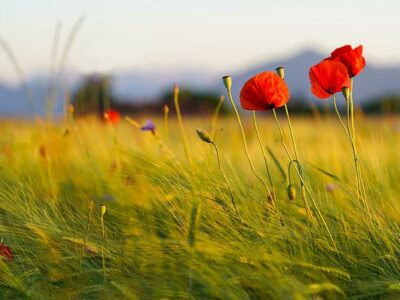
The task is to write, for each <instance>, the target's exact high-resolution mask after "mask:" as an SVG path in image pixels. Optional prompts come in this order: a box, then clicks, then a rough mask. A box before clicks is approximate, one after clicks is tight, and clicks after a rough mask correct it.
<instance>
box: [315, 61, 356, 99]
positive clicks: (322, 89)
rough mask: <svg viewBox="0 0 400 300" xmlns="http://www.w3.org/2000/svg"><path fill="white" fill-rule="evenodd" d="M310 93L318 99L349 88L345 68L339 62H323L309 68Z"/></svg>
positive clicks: (348, 79)
mask: <svg viewBox="0 0 400 300" xmlns="http://www.w3.org/2000/svg"><path fill="white" fill-rule="evenodd" d="M309 75H310V81H311V92H312V93H313V94H314V95H315V96H316V97H318V98H320V99H325V98H328V97H329V96H331V95H333V94H335V93H337V92H340V91H342V88H343V87H350V77H349V75H348V74H347V68H346V67H345V65H343V64H342V63H340V62H336V61H332V60H323V61H321V62H320V63H319V64H316V65H315V66H312V67H311V68H310V73H309Z"/></svg>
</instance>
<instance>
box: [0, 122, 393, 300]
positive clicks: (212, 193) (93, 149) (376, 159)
mask: <svg viewBox="0 0 400 300" xmlns="http://www.w3.org/2000/svg"><path fill="white" fill-rule="evenodd" d="M267 116H268V115H267ZM267 116H264V117H262V118H261V120H260V121H261V122H260V131H261V134H262V139H263V143H264V144H265V145H266V146H267V147H268V148H269V149H270V150H271V152H272V153H273V155H274V156H275V159H276V162H278V164H277V163H276V162H274V160H273V159H271V156H270V155H269V156H268V158H269V161H270V168H271V171H272V176H273V180H274V184H275V190H276V202H277V206H278V208H279V213H274V212H273V211H271V210H270V209H268V207H267V205H266V203H267V194H266V192H265V190H264V189H263V187H262V186H261V185H260V184H259V182H258V181H256V179H255V177H254V176H253V175H252V173H251V171H250V168H249V166H248V164H247V162H246V160H245V156H244V150H243V148H242V144H241V140H240V135H239V131H238V128H237V123H236V122H235V120H234V119H233V118H230V117H225V118H221V119H220V120H219V122H218V125H217V127H216V128H217V130H216V132H217V134H216V143H217V145H218V146H219V149H220V153H221V160H222V165H223V168H224V169H225V172H226V173H227V176H228V179H229V181H230V183H231V186H232V189H233V193H234V197H235V200H236V202H237V205H238V208H239V211H240V214H241V217H242V219H243V223H240V222H238V220H237V218H236V215H235V214H234V211H233V209H232V207H231V203H230V200H229V193H228V190H227V189H226V185H225V183H224V181H223V178H222V177H221V175H220V173H219V170H218V166H217V163H216V160H215V152H214V151H213V149H212V148H210V146H209V145H207V144H205V143H203V142H201V141H200V140H199V139H198V137H197V136H196V134H195V128H197V127H201V128H204V129H207V130H209V129H210V126H211V125H210V124H211V116H210V117H208V116H207V117H202V118H195V117H192V118H186V119H184V122H185V124H186V125H185V130H186V132H187V135H188V138H189V145H190V155H191V162H190V163H189V162H188V161H187V160H186V158H185V156H184V152H183V146H182V143H181V138H180V135H179V129H178V127H177V124H176V122H175V119H174V118H170V120H169V121H170V122H169V129H168V132H166V131H165V130H166V128H165V127H164V125H163V124H164V120H163V119H162V118H158V119H157V118H156V119H154V122H155V124H156V126H157V129H156V133H157V135H153V134H152V133H151V132H143V131H140V130H138V129H137V128H135V127H133V126H132V125H130V124H129V123H128V122H121V123H120V124H119V125H117V126H115V127H112V126H109V124H106V123H104V122H100V121H98V120H97V119H96V118H86V119H79V120H76V122H73V123H71V124H69V125H68V124H67V125H66V124H63V123H48V122H45V121H40V120H37V121H36V122H30V121H25V122H15V121H3V122H2V123H1V125H0V126H1V132H2V135H1V138H0V144H1V157H0V159H1V173H0V198H1V201H0V224H1V225H0V226H1V227H0V229H1V230H0V232H1V239H2V242H3V243H4V244H5V245H7V246H8V247H10V249H12V252H13V254H14V258H13V260H12V261H8V260H7V259H5V257H1V258H0V264H1V269H0V295H1V297H2V298H4V299H6V298H19V299H21V298H35V299H40V298H60V297H61V298H64V299H67V298H70V299H74V298H85V299H95V298H96V299H110V298H131V299H135V298H137V299H187V298H191V297H194V298H198V299H221V298H224V299H266V298H288V299H308V298H312V297H315V296H320V297H322V298H324V299H338V298H339V299H340V298H346V297H352V298H363V297H367V298H368V297H371V298H374V297H388V298H393V299H395V298H396V297H398V295H399V292H400V291H399V285H400V278H399V266H400V265H399V263H400V262H399V259H400V255H399V243H400V241H399V221H400V220H399V210H400V207H399V202H398V199H399V198H398V195H399V194H400V188H399V184H398V182H399V180H400V169H399V165H400V161H399V160H400V158H399V156H398V145H399V144H400V124H399V121H398V119H396V118H390V117H387V118H363V119H359V121H360V122H359V124H360V126H359V128H358V131H359V145H360V147H359V149H360V150H359V152H360V157H361V164H362V171H363V176H364V181H365V184H366V188H367V195H368V198H367V200H368V203H369V205H370V207H371V209H372V211H373V214H372V219H373V227H369V225H368V224H369V222H367V220H366V218H365V215H364V213H363V212H362V211H363V210H362V208H361V207H360V205H361V204H360V203H359V202H358V201H357V200H356V198H357V197H356V195H355V193H356V188H355V177H354V170H353V168H354V167H353V165H352V159H351V156H350V155H349V154H350V148H349V146H348V144H347V143H346V140H345V136H344V134H343V133H342V131H341V130H340V129H341V128H340V127H338V126H337V125H338V124H337V120H336V119H333V118H331V117H329V116H320V117H319V118H315V117H314V118H310V117H308V118H295V119H294V120H293V124H294V126H295V134H296V135H297V140H298V147H299V152H300V155H301V159H302V160H303V161H304V165H305V171H306V181H307V183H308V184H309V186H310V189H311V195H312V197H313V198H314V199H315V201H316V204H317V206H318V208H319V209H320V210H321V212H322V215H323V216H324V218H325V220H326V222H327V224H328V226H329V228H330V231H331V233H332V235H333V238H334V241H335V246H336V250H335V247H334V245H333V244H332V241H331V239H330V237H329V235H328V233H327V231H326V230H325V228H324V226H322V224H321V220H320V219H319V218H318V215H317V214H316V210H315V207H314V206H313V205H312V206H311V207H312V210H313V213H314V214H315V216H316V219H317V221H316V223H309V222H307V219H306V217H305V210H304V207H303V205H302V202H301V199H300V197H297V199H295V200H294V201H290V200H289V199H288V196H287V194H286V187H287V181H286V180H285V176H287V174H286V173H287V171H286V170H287V169H286V168H287V163H288V161H287V158H286V155H285V153H284V151H283V148H282V146H281V145H280V140H279V139H280V138H279V135H278V132H277V130H276V128H275V124H274V123H273V120H272V119H271V118H269V117H267ZM359 118H362V116H359ZM281 119H282V123H283V124H284V125H285V126H284V131H285V135H286V137H287V138H288V137H289V136H288V131H287V130H288V129H287V126H286V123H285V122H284V119H283V116H281ZM138 121H144V120H139V119H138ZM245 130H246V133H247V135H248V142H249V148H250V152H251V156H252V157H253V159H254V161H255V165H256V166H257V170H258V171H259V172H260V173H261V174H262V176H263V177H264V178H266V172H265V168H264V165H263V160H262V156H261V153H260V152H259V148H258V144H257V140H256V137H255V135H254V131H253V128H252V123H251V122H250V119H246V120H245ZM288 142H289V140H288ZM278 165H280V166H281V167H282V168H283V169H284V172H283V173H282V172H281V171H280V169H279V166H278ZM321 170H323V171H321ZM295 180H297V179H295ZM295 186H296V188H297V189H298V188H299V182H297V181H295ZM99 205H106V209H107V210H106V213H105V215H104V226H105V238H104V239H103V234H102V230H101V221H100V219H101V218H100V216H101V215H100V208H99ZM102 247H103V251H102ZM102 254H103V256H104V265H103V262H102Z"/></svg>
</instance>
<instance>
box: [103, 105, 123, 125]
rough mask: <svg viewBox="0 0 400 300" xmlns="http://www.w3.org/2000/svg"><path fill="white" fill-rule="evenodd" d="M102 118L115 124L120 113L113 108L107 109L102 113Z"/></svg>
mask: <svg viewBox="0 0 400 300" xmlns="http://www.w3.org/2000/svg"><path fill="white" fill-rule="evenodd" d="M104 118H105V119H106V120H107V121H108V122H110V123H111V124H113V125H115V124H118V122H119V119H120V114H119V112H118V111H116V110H114V109H109V110H107V111H106V112H105V113H104Z"/></svg>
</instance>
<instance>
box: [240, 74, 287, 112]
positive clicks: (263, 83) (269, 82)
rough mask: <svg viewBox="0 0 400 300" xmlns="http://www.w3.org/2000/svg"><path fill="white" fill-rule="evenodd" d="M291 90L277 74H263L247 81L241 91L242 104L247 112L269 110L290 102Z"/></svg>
mask: <svg viewBox="0 0 400 300" xmlns="http://www.w3.org/2000/svg"><path fill="white" fill-rule="evenodd" d="M289 96H290V95H289V89H288V87H287V85H286V83H285V81H284V80H283V79H282V78H281V77H279V75H277V74H276V73H275V72H271V71H268V72H262V73H259V74H257V75H255V76H254V77H252V78H250V79H249V80H247V81H246V83H245V84H244V86H243V87H242V90H241V91H240V104H241V106H242V108H243V109H247V110H269V109H272V108H278V107H281V106H283V105H285V104H286V103H287V102H288V101H289Z"/></svg>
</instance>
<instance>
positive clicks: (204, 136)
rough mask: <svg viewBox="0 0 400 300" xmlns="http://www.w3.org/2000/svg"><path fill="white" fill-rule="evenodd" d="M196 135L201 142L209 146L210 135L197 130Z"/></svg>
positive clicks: (210, 141)
mask: <svg viewBox="0 0 400 300" xmlns="http://www.w3.org/2000/svg"><path fill="white" fill-rule="evenodd" d="M196 133H197V135H198V136H199V138H200V139H201V140H202V141H203V142H206V143H208V144H211V143H212V142H213V141H212V138H211V135H210V133H209V132H208V131H205V130H202V129H200V128H197V129H196Z"/></svg>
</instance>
